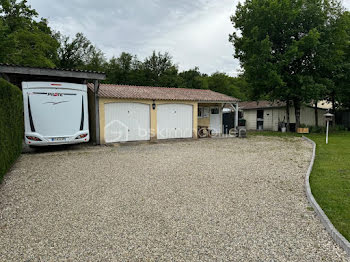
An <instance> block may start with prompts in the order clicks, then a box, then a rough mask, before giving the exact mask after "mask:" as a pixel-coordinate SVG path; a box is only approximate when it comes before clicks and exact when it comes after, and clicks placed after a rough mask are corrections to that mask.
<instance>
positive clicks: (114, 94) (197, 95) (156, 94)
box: [89, 84, 238, 102]
mask: <svg viewBox="0 0 350 262" xmlns="http://www.w3.org/2000/svg"><path fill="white" fill-rule="evenodd" d="M89 88H90V89H91V90H93V84H89ZM98 95H99V97H104V98H120V99H147V100H182V101H201V102H236V101H238V99H236V98H233V97H230V96H227V95H224V94H220V93H217V92H214V91H211V90H204V89H187V88H169V87H151V86H130V85H108V84H100V89H99V92H98Z"/></svg>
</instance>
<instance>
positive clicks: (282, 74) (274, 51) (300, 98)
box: [230, 0, 341, 127]
mask: <svg viewBox="0 0 350 262" xmlns="http://www.w3.org/2000/svg"><path fill="white" fill-rule="evenodd" d="M340 14H341V9H340V6H339V3H338V2H337V1H328V0H312V1H310V0H247V1H246V2H245V3H244V4H239V5H238V6H237V11H236V13H235V15H234V16H232V17H231V21H232V22H233V25H234V27H235V28H236V29H237V30H239V31H240V34H238V33H236V32H235V33H233V34H232V35H230V41H231V42H232V43H233V44H234V46H235V57H236V58H239V59H240V62H241V65H242V67H243V68H244V70H245V73H244V76H245V78H246V79H247V81H248V82H249V83H250V84H251V86H252V95H253V97H255V98H259V97H260V96H262V95H264V96H268V97H270V99H278V100H282V101H285V102H287V104H288V105H289V103H290V102H293V105H294V107H295V115H296V125H297V127H299V125H300V106H301V104H302V103H303V102H306V103H309V102H311V101H312V100H313V99H314V98H315V97H319V96H320V94H321V93H322V91H323V90H324V88H325V86H324V79H323V81H320V79H318V78H317V77H316V69H317V67H316V64H317V56H318V55H319V52H318V50H319V47H320V46H321V38H322V34H323V33H326V30H325V28H326V27H327V26H328V25H329V23H330V20H331V19H333V18H334V17H339V15H340Z"/></svg>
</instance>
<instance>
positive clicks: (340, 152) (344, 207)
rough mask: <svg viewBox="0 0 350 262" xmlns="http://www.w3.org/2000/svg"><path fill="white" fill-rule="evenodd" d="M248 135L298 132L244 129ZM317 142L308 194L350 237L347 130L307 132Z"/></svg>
mask: <svg viewBox="0 0 350 262" xmlns="http://www.w3.org/2000/svg"><path fill="white" fill-rule="evenodd" d="M249 135H253V136H256V135H263V136H278V137H291V136H300V135H298V134H293V133H290V134H282V133H278V132H248V136H249ZM307 137H309V138H310V139H312V140H313V141H315V143H316V144H317V149H316V160H315V164H314V167H313V171H312V173H311V177H310V184H311V190H312V194H313V195H314V197H315V199H316V201H317V202H318V203H319V205H320V206H321V208H322V209H323V211H324V212H325V213H326V214H327V216H328V218H329V219H330V220H331V221H332V223H333V225H334V226H335V227H336V228H337V229H338V230H339V232H340V233H341V234H343V236H344V237H345V238H347V239H348V240H350V132H343V133H331V134H330V135H329V144H328V145H326V142H325V134H309V135H307Z"/></svg>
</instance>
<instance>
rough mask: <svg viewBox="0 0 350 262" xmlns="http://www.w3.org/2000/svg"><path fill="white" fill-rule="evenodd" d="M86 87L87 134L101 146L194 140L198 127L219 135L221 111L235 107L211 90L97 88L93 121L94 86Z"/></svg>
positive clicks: (235, 104)
mask: <svg viewBox="0 0 350 262" xmlns="http://www.w3.org/2000/svg"><path fill="white" fill-rule="evenodd" d="M88 87H89V91H88V93H89V108H90V124H91V127H90V131H91V132H92V137H94V136H95V135H96V134H97V135H96V137H97V138H98V139H99V141H97V143H101V144H106V143H115V142H127V141H148V140H161V139H174V138H197V137H198V129H199V128H201V127H204V128H209V129H211V130H213V132H214V133H217V134H221V133H222V131H223V128H222V109H223V108H224V107H225V106H226V105H231V107H236V106H237V104H238V100H237V99H236V98H233V97H230V96H227V95H223V94H220V93H216V92H213V91H211V90H200V89H184V88H166V87H149V86H129V85H109V84H100V85H99V89H98V91H97V97H98V99H97V101H98V103H97V106H98V108H97V111H98V114H97V117H98V118H99V120H97V121H96V115H95V114H94V112H96V103H95V101H96V98H95V97H94V85H92V84H89V85H88ZM94 123H99V124H98V125H97V124H94Z"/></svg>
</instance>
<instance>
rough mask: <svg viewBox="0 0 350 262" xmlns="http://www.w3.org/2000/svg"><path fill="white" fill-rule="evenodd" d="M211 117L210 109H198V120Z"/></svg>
mask: <svg viewBox="0 0 350 262" xmlns="http://www.w3.org/2000/svg"><path fill="white" fill-rule="evenodd" d="M205 117H209V108H208V107H198V118H205Z"/></svg>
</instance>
